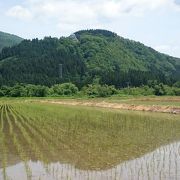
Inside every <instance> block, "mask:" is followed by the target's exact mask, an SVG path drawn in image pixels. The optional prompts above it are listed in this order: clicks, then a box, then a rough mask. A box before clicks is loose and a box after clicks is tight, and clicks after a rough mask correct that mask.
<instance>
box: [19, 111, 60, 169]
mask: <svg viewBox="0 0 180 180" xmlns="http://www.w3.org/2000/svg"><path fill="white" fill-rule="evenodd" d="M15 114H18V112H15ZM18 116H22V115H21V114H19V115H18ZM22 118H24V117H23V116H22ZM24 119H26V121H28V118H27V117H26V118H24ZM30 122H32V119H31V120H30ZM35 122H36V124H38V123H37V122H39V121H35ZM38 128H40V127H38ZM41 131H42V128H41ZM42 132H43V134H45V132H46V133H47V131H42ZM47 135H48V136H49V134H47ZM51 141H53V139H52V140H51ZM51 145H52V143H51V144H49V146H51ZM49 146H48V147H47V148H49ZM52 146H54V145H52ZM48 150H49V149H48ZM55 150H56V157H59V153H60V152H59V151H58V148H56V149H55ZM48 152H49V151H48ZM54 152H55V151H54ZM55 160H56V161H57V160H58V159H55ZM52 172H53V169H52Z"/></svg>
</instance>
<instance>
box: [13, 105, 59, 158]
mask: <svg viewBox="0 0 180 180" xmlns="http://www.w3.org/2000/svg"><path fill="white" fill-rule="evenodd" d="M10 112H11V113H14V114H15V115H16V116H17V117H18V119H19V121H20V122H21V123H22V125H23V126H24V127H27V128H28V129H29V130H30V131H31V133H32V134H33V135H34V137H35V139H36V140H38V142H39V143H41V144H42V145H43V149H47V148H48V150H49V151H48V156H49V154H51V155H52V156H54V155H55V151H56V149H55V148H54V146H51V141H49V142H48V141H47V139H46V138H45V137H44V136H43V135H42V133H39V131H37V129H35V128H34V127H33V126H31V125H30V123H28V119H27V118H25V117H24V116H22V115H21V114H19V113H18V112H17V111H15V110H14V109H13V108H10ZM38 129H40V127H38Z"/></svg>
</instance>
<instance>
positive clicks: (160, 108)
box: [40, 100, 180, 114]
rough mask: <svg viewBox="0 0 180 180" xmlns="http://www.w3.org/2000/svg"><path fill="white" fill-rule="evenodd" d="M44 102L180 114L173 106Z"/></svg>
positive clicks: (69, 101) (64, 101)
mask: <svg viewBox="0 0 180 180" xmlns="http://www.w3.org/2000/svg"><path fill="white" fill-rule="evenodd" d="M40 102H42V103H52V104H61V105H72V106H77V105H78V106H90V107H103V108H112V109H123V110H133V111H150V112H163V113H173V114H180V107H172V106H160V105H134V104H120V103H110V102H105V101H101V102H94V101H88V102H87V101H77V100H68V101H66V100H58V101H53V100H42V101H40Z"/></svg>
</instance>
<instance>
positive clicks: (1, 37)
mask: <svg viewBox="0 0 180 180" xmlns="http://www.w3.org/2000/svg"><path fill="white" fill-rule="evenodd" d="M22 40H23V39H22V38H20V37H18V36H15V35H12V34H8V33H4V32H1V31H0V51H1V50H2V49H3V48H4V47H11V46H13V45H16V44H19V43H20V42H21V41H22Z"/></svg>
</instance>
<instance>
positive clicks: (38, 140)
mask: <svg viewBox="0 0 180 180" xmlns="http://www.w3.org/2000/svg"><path fill="white" fill-rule="evenodd" d="M24 113H25V111H24V112H23V111H22V112H21V113H19V111H16V107H15V108H13V107H12V106H5V105H4V106H2V107H1V123H0V125H1V126H0V129H1V145H2V146H0V153H1V154H3V156H1V157H0V167H1V168H2V169H3V174H4V176H7V171H6V169H8V168H6V167H8V166H12V165H13V164H17V165H18V162H23V163H24V169H25V172H26V173H27V175H28V176H27V177H31V176H32V175H33V173H34V172H33V167H36V163H33V162H37V161H38V162H42V163H41V166H40V167H41V168H42V171H43V170H45V174H46V173H48V172H50V174H52V173H53V174H56V176H59V175H62V172H61V173H60V172H59V171H63V172H64V174H66V175H68V176H69V177H71V176H72V177H74V176H75V174H73V173H77V175H78V173H79V175H78V176H79V177H81V175H82V177H88V176H92V177H93V176H95V177H99V178H100V176H102V177H105V176H106V175H107V177H108V176H113V178H115V176H117V177H121V176H122V177H125V176H126V174H127V176H128V177H129V176H131V175H132V177H134V176H135V175H137V176H139V177H148V176H150V177H153V176H154V177H155V178H156V177H158V176H162V177H165V176H166V177H172V174H174V175H178V169H179V165H178V161H177V160H178V158H179V154H178V150H177V149H178V148H179V145H178V144H173V145H171V146H165V147H162V148H160V149H159V150H157V151H155V152H153V153H150V154H149V155H146V156H144V157H143V158H140V159H136V160H132V161H130V162H125V163H123V162H124V161H127V160H130V159H135V158H137V157H140V156H143V155H144V154H146V153H148V152H150V151H153V150H154V149H156V148H157V147H159V146H161V145H163V144H167V143H169V142H171V141H173V140H174V139H175V140H176V139H178V138H179V137H180V132H179V127H180V126H179V124H180V123H179V122H178V121H168V120H167V119H166V120H164V119H162V120H159V119H158V120H156V119H152V118H151V117H148V116H140V115H139V116H137V115H136V116H132V115H125V114H118V113H102V114H97V117H99V121H97V122H96V121H95V120H94V119H92V120H91V118H92V117H91V116H90V115H89V114H87V113H86V116H84V114H82V113H80V114H79V116H77V115H76V116H74V119H69V120H68V119H67V120H66V121H65V122H60V121H59V120H58V119H50V120H46V119H44V117H43V118H42V117H40V116H38V115H37V117H29V116H28V114H27V115H26V117H25V116H24ZM91 113H92V112H91ZM30 115H31V113H30ZM37 118H38V119H37ZM135 118H137V121H135V120H134V119H135ZM84 122H85V123H84ZM92 122H93V123H92ZM99 132H100V133H99ZM98 133H99V134H98ZM98 135H99V137H98ZM100 135H101V136H100ZM97 137H98V139H97ZM173 138H174V139H173ZM152 143H153V144H152ZM158 158H160V159H158ZM29 160H32V162H29ZM60 163H61V164H60ZM63 163H64V164H63ZM67 163H68V164H72V165H67ZM120 163H122V164H121V165H117V164H120ZM37 164H38V163H37ZM74 166H75V167H76V168H79V169H84V170H78V169H75V167H74ZM115 166H116V167H115ZM112 167H114V168H112ZM111 168H112V169H111ZM88 169H89V170H88ZM108 169H109V170H108ZM168 169H169V174H167V172H168V171H167V170H168ZM90 170H91V171H90ZM93 170H94V171H93ZM173 170H176V171H177V173H175V171H173ZM93 174H94V175H93ZM63 176H64V175H63Z"/></svg>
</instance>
